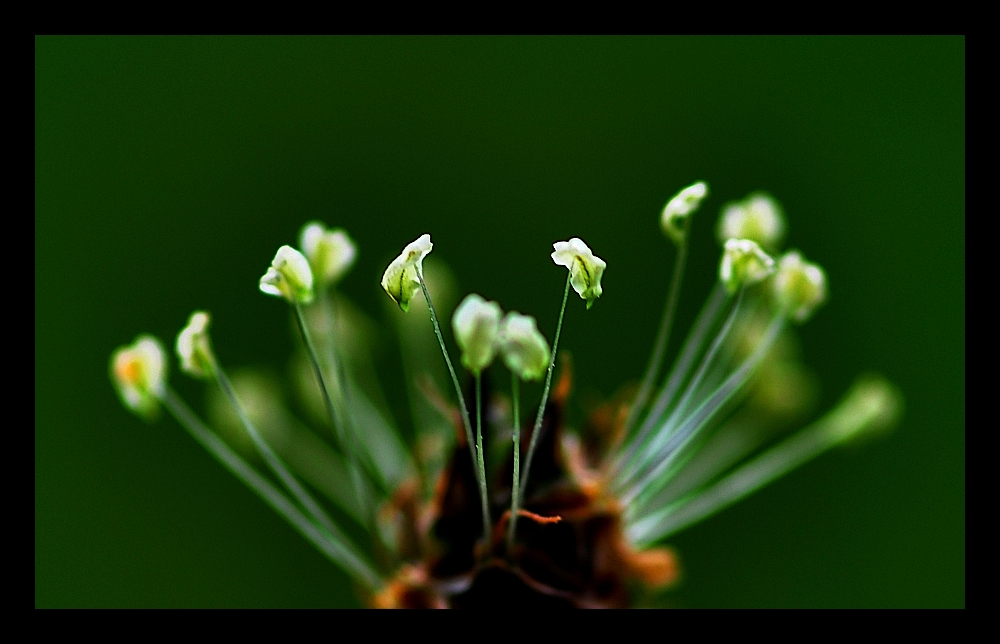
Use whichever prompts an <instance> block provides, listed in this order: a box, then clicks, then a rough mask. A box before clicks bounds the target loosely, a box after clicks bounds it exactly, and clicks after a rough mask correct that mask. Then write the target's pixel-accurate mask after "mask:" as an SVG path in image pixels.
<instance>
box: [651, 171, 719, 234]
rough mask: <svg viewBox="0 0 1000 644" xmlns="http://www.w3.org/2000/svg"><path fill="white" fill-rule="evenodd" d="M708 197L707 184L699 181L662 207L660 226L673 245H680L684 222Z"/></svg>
mask: <svg viewBox="0 0 1000 644" xmlns="http://www.w3.org/2000/svg"><path fill="white" fill-rule="evenodd" d="M707 196H708V184H707V183H705V182H704V181H699V182H698V183H695V184H693V185H690V186H688V187H687V188H684V189H683V190H681V191H680V192H678V193H677V194H676V195H674V198H673V199H671V200H670V201H668V202H667V205H666V206H664V207H663V214H662V215H660V226H661V227H662V228H663V232H664V233H666V234H667V236H668V237H670V239H672V240H674V243H675V244H677V245H680V244H681V243H683V241H684V220H685V219H686V218H687V217H689V216H690V215H691V214H692V213H694V211H695V210H698V207H699V206H701V202H702V200H703V199H704V198H705V197H707Z"/></svg>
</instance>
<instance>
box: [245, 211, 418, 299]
mask: <svg viewBox="0 0 1000 644" xmlns="http://www.w3.org/2000/svg"><path fill="white" fill-rule="evenodd" d="M429 243H430V238H428V244H429ZM299 245H300V246H301V247H302V250H301V251H299V250H296V249H294V248H292V247H291V246H282V247H281V248H279V249H278V253H277V254H276V255H275V256H274V260H273V261H271V266H270V268H268V270H267V273H265V274H264V276H263V277H261V278H260V290H261V291H263V292H264V293H267V294H268V295H274V296H275V297H280V298H283V299H285V300H287V301H288V302H289V303H291V304H309V303H310V302H312V301H313V298H314V297H315V295H316V292H317V290H323V289H325V288H328V287H331V286H334V285H335V284H336V283H337V282H338V281H340V279H341V278H342V277H343V276H344V275H345V274H346V273H347V271H348V270H350V268H351V266H353V265H354V260H355V259H356V258H357V255H358V251H357V246H355V244H354V242H353V241H352V240H351V238H350V237H348V236H347V233H346V232H344V231H343V230H342V229H339V228H337V229H334V230H327V228H326V226H324V225H323V224H321V223H319V222H315V221H314V222H310V223H308V224H306V225H305V226H304V227H303V228H302V232H301V234H300V235H299Z"/></svg>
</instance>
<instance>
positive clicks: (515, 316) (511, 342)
mask: <svg viewBox="0 0 1000 644" xmlns="http://www.w3.org/2000/svg"><path fill="white" fill-rule="evenodd" d="M500 351H501V353H502V354H503V361H504V363H505V364H506V365H507V368H508V369H510V370H511V371H512V372H513V373H514V374H515V375H517V377H519V378H520V379H521V380H540V379H541V378H542V376H544V375H545V371H546V370H547V369H548V368H549V359H550V358H551V353H550V351H549V343H548V342H546V341H545V336H543V335H542V334H541V332H540V331H539V330H538V326H537V325H536V324H535V318H533V317H531V316H530V315H521V314H520V313H517V312H514V311H511V312H510V313H508V314H507V315H506V316H505V317H504V319H503V323H501V325H500Z"/></svg>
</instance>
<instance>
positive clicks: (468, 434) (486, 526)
mask: <svg viewBox="0 0 1000 644" xmlns="http://www.w3.org/2000/svg"><path fill="white" fill-rule="evenodd" d="M417 279H418V280H419V281H420V289H421V290H422V291H423V292H424V299H425V300H426V301H427V309H428V310H429V311H430V313H431V324H432V325H433V326H434V335H435V336H437V340H438V344H439V345H441V354H442V355H443V356H444V363H445V364H446V365H448V373H449V374H451V383H452V384H453V385H454V386H455V395H456V396H458V408H459V410H460V411H461V413H462V426H463V427H464V428H465V439H466V441H467V442H468V445H469V456H470V457H471V458H472V469H473V470H477V471H478V470H479V462H478V460H477V459H476V455H475V453H474V452H475V449H474V447H473V445H474V444H475V443H473V441H472V427H471V423H470V422H469V408H468V407H467V406H466V405H465V396H463V395H462V387H461V385H459V384H458V376H457V375H455V367H454V366H453V365H452V364H451V357H450V356H449V355H448V348H447V347H446V346H445V344H444V336H442V335H441V325H440V324H438V319H437V312H436V311H435V310H434V302H432V301H431V294H430V293H429V292H428V291H427V283H426V282H424V275H423V273H422V272H420V271H417ZM480 474H481V476H479V477H478V481H477V482H478V483H479V497H480V498H481V499H484V502H483V504H482V505H483V539H489V538H490V532H491V531H492V529H491V526H492V525H493V522H492V521H490V508H489V506H487V505H486V503H485V499H487V498H489V497H488V495H487V494H486V472H485V471H483V472H480Z"/></svg>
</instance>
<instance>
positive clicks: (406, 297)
mask: <svg viewBox="0 0 1000 644" xmlns="http://www.w3.org/2000/svg"><path fill="white" fill-rule="evenodd" d="M432 248H434V244H432V243H431V236H430V235H426V234H425V235H421V236H420V237H418V238H417V239H416V241H413V242H410V243H409V244H407V245H406V248H404V249H403V252H402V253H400V255H399V257H397V258H396V259H394V260H392V263H391V264H389V267H388V268H386V269H385V273H384V274H383V275H382V288H383V289H385V292H386V293H387V294H388V295H389V297H391V298H392V300H393V301H394V302H395V303H396V304H398V305H399V308H400V309H402V310H403V311H404V312H405V311H406V310H407V309H409V308H410V300H411V299H412V298H413V296H414V294H416V292H417V291H419V290H420V279H419V275H421V274H422V273H423V261H424V257H426V256H427V254H428V253H430V252H431V249H432Z"/></svg>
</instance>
